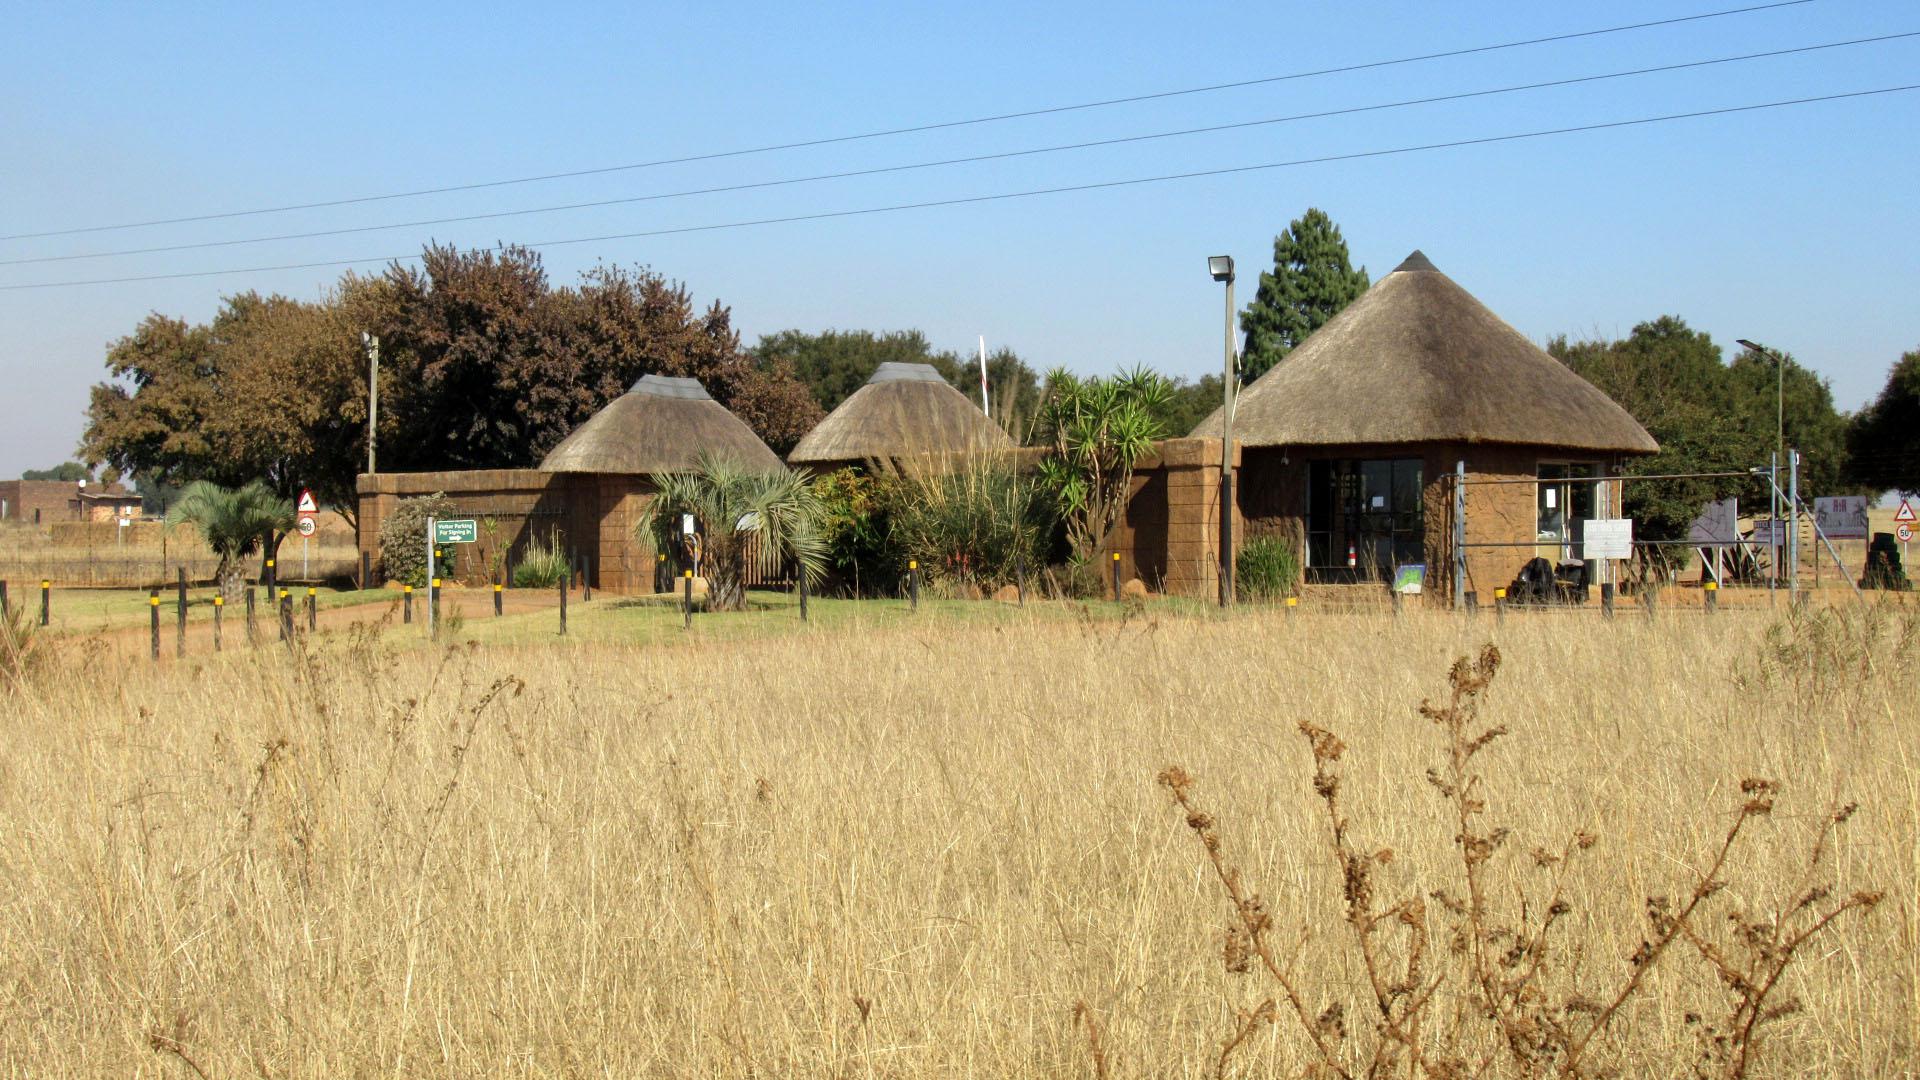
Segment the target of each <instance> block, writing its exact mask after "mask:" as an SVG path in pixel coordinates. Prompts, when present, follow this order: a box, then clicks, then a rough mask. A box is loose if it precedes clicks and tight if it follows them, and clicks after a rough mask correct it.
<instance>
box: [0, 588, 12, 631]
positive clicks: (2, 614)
mask: <svg viewBox="0 0 1920 1080" xmlns="http://www.w3.org/2000/svg"><path fill="white" fill-rule="evenodd" d="M12 614H13V608H12V607H11V606H10V605H9V604H8V603H7V583H6V582H5V581H0V622H5V621H7V618H8V617H9V616H11V615H12Z"/></svg>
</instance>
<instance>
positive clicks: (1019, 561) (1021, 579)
mask: <svg viewBox="0 0 1920 1080" xmlns="http://www.w3.org/2000/svg"><path fill="white" fill-rule="evenodd" d="M1013 591H1014V596H1015V597H1016V598H1017V599H1018V600H1019V601H1020V606H1021V607H1026V606H1027V557H1026V556H1025V555H1019V556H1015V558H1014V560H1013Z"/></svg>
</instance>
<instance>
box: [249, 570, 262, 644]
mask: <svg viewBox="0 0 1920 1080" xmlns="http://www.w3.org/2000/svg"><path fill="white" fill-rule="evenodd" d="M253 589H254V587H253V586H252V585H249V586H247V644H249V645H252V644H254V643H255V642H257V641H259V640H260V639H259V637H258V635H257V634H256V632H255V629H254V625H253Z"/></svg>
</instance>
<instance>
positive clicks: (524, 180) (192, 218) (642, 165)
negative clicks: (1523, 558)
mask: <svg viewBox="0 0 1920 1080" xmlns="http://www.w3.org/2000/svg"><path fill="white" fill-rule="evenodd" d="M1814 2H1815V0H1776V2H1774V3H1766V4H1754V5H1750V6H1747V7H1738V8H1726V9H1724V10H1720V11H1708V12H1703V13H1701V14H1698V15H1680V16H1675V17H1673V18H1669V19H1653V20H1649V21H1646V22H1637V23H1628V24H1625V25H1621V26H1609V27H1603V28H1600V29H1597V30H1578V31H1573V32H1571V33H1565V34H1552V35H1548V36H1546V37H1537V38H1527V39H1525V40H1521V41H1508V42H1501V43H1499V44H1495V45H1476V46H1473V47H1470V48H1464V49H1449V50H1446V51H1444V52H1432V53H1422V54H1420V55H1418V56H1403V57H1396V58H1394V59H1390V60H1371V61H1367V62H1364V63H1357V64H1345V65H1342V66H1339V67H1329V68H1320V69H1317V70H1313V71H1299V72H1291V73H1288V74H1284V75H1268V76H1263V77H1261V78H1257V79H1241V80H1238V81H1235V82H1226V83H1215V84H1212V85H1209V86H1192V87H1185V88H1183V89H1178V90H1161V91H1157V92H1154V93H1149V94H1133V95H1129V96H1127V97H1115V98H1106V99H1103V100H1099V101H1086V102H1079V103H1076V104H1071V105H1051V106H1046V107H1043V108H1036V109H1023V110H1020V111H1018V112H1007V113H996V114H993V115H989V116H976V117H971V118H969V119H965V120H946V121H940V122H936V123H928V124H915V125H912V126H909V127H898V128H886V129H882V130H878V131H867V132H861V133H859V134H855V135H833V136H825V137H821V138H815V139H802V140H798V141H795V142H786V143H774V144H770V145H766V146H755V147H748V148H745V149H739V150H719V151H712V152H708V153H700V154H690V155H687V156H684V157H675V158H658V159H656V160H653V161H641V162H633V163H629V164H625V165H604V166H599V167H596V168H591V169H573V170H570V171H567V172H553V173H542V174H539V175H536V176H521V177H514V178H512V179H507V180H486V181H479V182H476V183H468V184H448V185H445V186H441V187H431V188H419V189H416V190H413V191H396V192H390V193H387V194H384V195H360V196H354V197H351V198H340V199H326V200H322V201H317V202H306V203H290V204H287V205H284V206H268V207H259V208H256V209H251V210H226V211H220V212H216V213H208V214H193V215H188V216H184V217H171V218H155V219H152V220H148V221H129V222H123V223H120V224H117V225H86V226H77V227H73V228H66V229H49V230H46V231H42V232H25V233H12V234H8V235H0V241H8V240H32V239H41V238H45V237H52V236H75V235H78V234H81V233H96V232H114V231H118V230H122V229H145V228H151V227H154V226H159V225H183V224H190V223H194V222H202V221H221V220H226V219H230V218H241V217H257V216H260V215H263V214H284V213H290V212H292V211H295V210H320V209H326V208H329V207H336V206H353V205H358V204H363V203H374V202H389V201H392V200H395V199H412V198H418V197H421V196H426V195H446V194H451V193H454V192H460V191H480V190H483V189H487V188H498V187H510V186H514V185H518V184H536V183H544V182H546V181H550V180H566V179H572V178H575V177H581V176H600V175H605V174H607V173H616V172H629V171H632V170H636V169H652V168H658V167H660V166H664V165H686V164H692V163H694V162H701V161H717V160H720V159H723V158H734V157H745V156H748V155H751V154H768V153H775V152H778V151H784V150H802V149H807V148H810V147H817V146H832V145H836V144H839V143H850V142H860V141H863V140H868V139H883V138H890V137H893V136H896V135H912V134H916V133H919V132H926V131H944V130H950V129H953V128H961V127H973V126H977V125H981V124H994V123H1000V122H1003V121H1007V120H1023V119H1028V118H1031V117H1036V116H1053V115H1058V114H1060V113H1067V112H1080V111H1085V110H1088V109H1103V108H1108V107H1110V106H1114V105H1132V104H1137V103H1139V102H1143V101H1161V100H1165V99H1167V98H1175V97H1187V96H1191V95H1194V94H1211V93H1216V92H1218V91H1221V90H1238V89H1243V88H1245V87H1249V86H1264V85H1270V84H1273V83H1280V82H1292V81H1296V80H1300V79H1313V78H1319V77H1322V76H1326V75H1342V74H1347V73H1351V72H1355V71H1371V70H1377V69H1379V68H1387V67H1396V66H1399V65H1402V64H1414V63H1421V62H1424V61H1428V60H1446V59H1453V58H1457V57H1462V56H1474V55H1478V54H1482V53H1490V52H1499V51H1501V50H1505V49H1520V48H1527V47H1530V46H1534V45H1548V44H1554V43H1557V42H1562V41H1576V40H1579V39H1582V38H1591V37H1601V36H1604V35H1607V34H1620V33H1626V32H1628V31H1632V30H1647V29H1652V28H1655V27H1661V26H1675V25H1679V24H1682V23H1690V22H1700V21H1702V20H1705V19H1718V18H1724V17H1727V16H1732V15H1748V14H1753V13H1755V12H1761V11H1772V10H1775V9H1777V8H1788V7H1797V6H1800V5H1802V4H1810V3H1814Z"/></svg>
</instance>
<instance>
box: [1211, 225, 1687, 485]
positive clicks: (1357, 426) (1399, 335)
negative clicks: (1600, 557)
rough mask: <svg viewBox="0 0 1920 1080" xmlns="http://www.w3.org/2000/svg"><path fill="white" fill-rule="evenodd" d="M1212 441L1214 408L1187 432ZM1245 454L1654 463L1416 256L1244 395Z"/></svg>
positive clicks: (1638, 431)
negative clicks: (1259, 450) (1590, 455)
mask: <svg viewBox="0 0 1920 1080" xmlns="http://www.w3.org/2000/svg"><path fill="white" fill-rule="evenodd" d="M1193 434H1194V435H1195V436H1213V437H1215V438H1218V437H1219V435H1220V410H1218V409H1215V410H1214V412H1213V415H1211V416H1209V417H1207V418H1206V419H1205V420H1204V421H1202V422H1201V423H1200V426H1199V427H1197V428H1195V429H1194V430H1193ZM1233 437H1234V438H1235V439H1237V440H1239V441H1240V442H1241V443H1242V444H1243V445H1246V446H1312V445H1338V444H1353V443H1414V442H1487V443H1517V444H1522V445H1534V446H1550V447H1563V448H1567V449H1575V450H1600V451H1618V452H1625V453H1644V454H1650V453H1653V452H1654V451H1656V450H1658V449H1659V448H1660V447H1659V444H1658V443H1656V442H1654V440H1653V436H1651V435H1649V434H1647V430H1646V429H1645V428H1643V427H1641V426H1640V424H1639V422H1638V421H1636V420H1634V418H1633V417H1632V416H1630V415H1628V414H1627V411H1626V410H1625V409H1623V408H1621V407H1620V406H1619V405H1618V404H1616V403H1615V402H1614V401H1613V399H1612V398H1609V397H1608V396H1607V395H1606V394H1604V393H1602V392H1600V390H1599V389H1598V388H1596V387H1595V386H1594V385H1593V384H1592V383H1589V382H1587V381H1586V380H1585V379H1582V378H1581V377H1580V376H1578V375H1575V374H1574V373H1573V372H1572V371H1571V370H1569V369H1568V368H1567V366H1566V365H1565V364H1562V363H1560V361H1558V360H1555V359H1554V358H1553V357H1551V356H1548V355H1547V354H1546V353H1545V352H1544V351H1542V350H1541V349H1540V348H1539V347H1538V346H1536V345H1534V344H1533V342H1531V341H1528V340H1527V339H1526V337H1525V335H1523V334H1521V333H1520V332H1519V331H1518V330H1515V329H1514V328H1513V327H1511V326H1508V325H1507V324H1506V323H1505V322H1504V321H1502V320H1501V318H1500V317H1499V316H1498V315H1495V314H1494V313H1493V312H1491V311H1489V310H1487V308H1486V305H1484V304H1482V303H1480V301H1478V300H1475V299H1474V298H1473V297H1472V296H1471V295H1469V294H1468V293H1467V291H1466V290H1465V289H1462V288H1461V287H1460V286H1458V285H1456V284H1454V282H1453V279H1452V278H1449V277H1448V276H1447V275H1445V274H1443V273H1441V272H1440V271H1439V270H1436V269H1435V268H1434V266H1433V264H1432V263H1431V262H1429V261H1427V257H1426V256H1425V255H1422V254H1421V253H1420V252H1418V251H1416V252H1414V253H1413V254H1412V255H1409V256H1408V257H1407V260H1406V261H1405V262H1403V263H1401V264H1400V265H1399V266H1398V267H1396V268H1395V269H1394V271H1393V272H1392V273H1390V274H1388V275H1387V276H1386V277H1383V278H1381V279H1380V280H1379V281H1378V282H1375V283H1374V285H1373V287H1372V288H1370V289H1368V290H1367V291H1366V292H1365V293H1363V294H1361V296H1360V298H1359V299H1357V300H1355V301H1354V302H1353V303H1351V304H1349V305H1347V307H1346V309H1345V310H1344V311H1342V312H1340V314H1338V315H1336V316H1334V317H1333V318H1332V319H1331V320H1329V321H1328V322H1327V324H1326V325H1325V326H1322V327H1321V328H1320V329H1319V330H1316V331H1314V333H1313V335H1312V336H1311V337H1309V338H1307V340H1306V341H1305V342H1304V343H1302V344H1301V345H1300V346H1299V347H1298V348H1296V349H1294V350H1293V351H1292V352H1291V353H1288V354H1287V356H1286V358H1285V359H1283V360H1281V361H1280V362H1279V363H1278V364H1276V365H1274V367H1273V369H1272V370H1271V371H1268V372H1267V373H1266V374H1265V375H1262V376H1261V377H1260V378H1258V379H1256V380H1255V381H1254V382H1253V384H1252V385H1251V386H1249V387H1247V388H1246V389H1245V390H1243V391H1242V392H1241V394H1240V400H1239V401H1238V402H1237V403H1236V407H1235V409H1234V417H1233Z"/></svg>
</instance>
